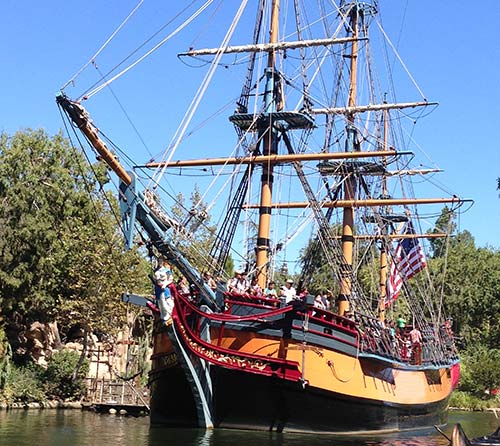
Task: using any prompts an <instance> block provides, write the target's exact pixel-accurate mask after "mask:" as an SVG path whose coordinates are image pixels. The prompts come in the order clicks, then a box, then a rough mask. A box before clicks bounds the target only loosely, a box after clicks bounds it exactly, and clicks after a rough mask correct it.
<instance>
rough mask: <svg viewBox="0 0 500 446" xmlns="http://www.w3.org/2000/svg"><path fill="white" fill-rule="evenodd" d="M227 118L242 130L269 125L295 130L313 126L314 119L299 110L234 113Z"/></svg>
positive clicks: (263, 127)
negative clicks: (256, 113) (257, 113)
mask: <svg viewBox="0 0 500 446" xmlns="http://www.w3.org/2000/svg"><path fill="white" fill-rule="evenodd" d="M229 120H230V121H231V122H232V123H233V124H234V125H237V126H238V127H239V128H241V129H242V130H266V129H268V128H270V127H275V128H280V129H283V130H296V129H312V128H314V127H315V125H314V119H313V118H311V117H310V116H308V115H306V114H305V113H300V112H271V113H262V114H260V115H258V116H257V115H255V114H253V113H235V114H234V115H232V116H230V117H229Z"/></svg>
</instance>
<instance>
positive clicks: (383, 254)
mask: <svg viewBox="0 0 500 446" xmlns="http://www.w3.org/2000/svg"><path fill="white" fill-rule="evenodd" d="M387 114H388V111H387V110H384V147H383V148H384V150H386V151H387V150H388V146H387V137H388V121H389V119H388V116H387ZM382 164H383V166H384V171H385V167H386V165H387V159H386V158H385V157H384V158H382ZM382 196H383V197H384V198H385V197H387V179H386V177H385V176H384V177H382ZM386 225H387V223H385V222H384V223H383V226H382V228H381V230H382V237H381V239H380V273H379V278H380V284H379V301H378V318H379V320H381V321H382V322H383V321H385V300H386V296H387V286H386V284H387V242H386V239H385V238H384V237H383V236H384V235H386V234H387V226H386Z"/></svg>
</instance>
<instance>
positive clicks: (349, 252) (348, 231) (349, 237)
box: [338, 3, 359, 316]
mask: <svg viewBox="0 0 500 446" xmlns="http://www.w3.org/2000/svg"><path fill="white" fill-rule="evenodd" d="M358 19H359V11H358V7H357V4H355V3H353V5H352V8H351V11H350V23H351V32H352V37H353V38H354V40H353V41H352V43H351V54H350V58H351V64H350V77H349V97H348V107H355V106H356V94H357V83H356V80H357V72H358V41H357V38H358ZM354 116H355V115H354V113H349V114H348V115H347V128H346V130H347V140H346V151H355V150H357V149H359V147H356V129H355V127H354ZM347 175H348V177H347V178H346V180H345V183H344V198H345V200H347V201H349V200H354V194H355V190H356V182H355V180H354V178H353V176H352V175H349V174H347ZM353 228H354V207H352V206H351V207H346V208H344V214H343V219H342V254H343V257H344V259H343V263H342V264H341V265H340V276H341V277H340V290H339V296H338V313H339V314H340V315H341V316H343V315H344V314H345V313H346V312H348V311H349V298H350V296H351V288H352V260H353V246H354V232H353V230H354V229H353Z"/></svg>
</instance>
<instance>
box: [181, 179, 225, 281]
mask: <svg viewBox="0 0 500 446" xmlns="http://www.w3.org/2000/svg"><path fill="white" fill-rule="evenodd" d="M176 198H177V199H176V205H175V206H173V208H172V210H171V212H172V214H173V215H174V216H175V218H176V219H177V221H179V222H181V223H182V226H183V227H184V228H185V229H186V231H187V232H188V233H189V234H191V240H185V239H183V238H181V237H179V239H178V242H177V244H178V247H179V249H180V250H181V251H182V252H183V254H184V255H185V256H186V258H187V259H188V260H189V262H190V263H191V264H192V265H193V266H194V267H195V268H197V269H198V270H199V271H204V270H206V269H207V265H210V259H208V258H207V256H208V254H209V252H210V248H211V246H212V244H213V243H214V239H215V227H214V226H213V225H211V224H210V214H209V213H208V212H207V204H206V203H205V202H204V201H203V199H202V196H201V193H200V190H199V189H198V186H197V185H195V187H194V190H193V192H192V193H191V196H190V197H189V203H186V199H185V197H184V196H183V194H182V193H179V194H178V195H177V197H176Z"/></svg>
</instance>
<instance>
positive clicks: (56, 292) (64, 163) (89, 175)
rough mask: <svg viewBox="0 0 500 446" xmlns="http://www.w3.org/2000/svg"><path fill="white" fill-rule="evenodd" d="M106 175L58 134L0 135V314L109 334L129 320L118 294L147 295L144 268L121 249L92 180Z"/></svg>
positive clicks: (108, 203)
mask: <svg viewBox="0 0 500 446" xmlns="http://www.w3.org/2000/svg"><path fill="white" fill-rule="evenodd" d="M104 173H105V171H104V168H103V166H101V165H99V164H97V165H94V166H92V169H90V168H89V167H88V165H86V163H85V162H84V160H83V157H82V155H81V154H80V153H79V152H76V151H75V150H74V149H73V148H71V147H70V145H69V143H68V141H67V140H66V139H64V138H63V137H62V136H61V135H56V136H54V137H52V138H50V137H49V136H47V135H46V134H45V132H44V131H43V130H37V131H32V130H26V131H20V132H18V133H16V134H15V135H14V136H12V137H9V136H7V135H6V134H2V135H1V136H0V202H1V203H2V205H1V206H0V310H1V312H2V313H3V314H4V315H6V316H9V319H11V317H10V316H12V315H22V318H23V319H24V320H25V321H26V322H27V323H30V322H32V321H36V320H38V321H41V322H46V321H52V320H57V321H58V322H59V325H60V327H61V328H62V329H63V330H64V329H65V328H68V327H70V326H71V325H72V324H74V323H76V322H78V323H81V324H83V325H84V326H85V327H87V328H88V329H89V330H97V329H99V330H103V331H106V332H111V333H113V332H114V331H115V330H117V329H119V328H121V326H122V325H123V323H124V321H125V320H126V311H127V310H126V307H125V305H123V304H121V303H120V302H119V296H120V294H121V292H122V291H124V290H128V289H132V290H134V291H136V292H146V291H149V289H148V283H147V268H148V265H147V263H146V262H145V261H144V259H143V258H142V257H141V256H140V254H139V252H137V251H127V252H126V251H125V250H124V249H123V247H122V245H123V242H122V237H121V234H120V233H119V232H118V230H117V224H116V219H115V214H116V212H114V211H115V208H116V203H115V202H114V201H112V200H111V199H109V198H108V199H104V198H103V195H102V185H101V184H99V183H98V181H97V180H96V177H97V178H99V179H100V180H101V181H102V180H103V178H105V176H104ZM125 273H126V274H125Z"/></svg>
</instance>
